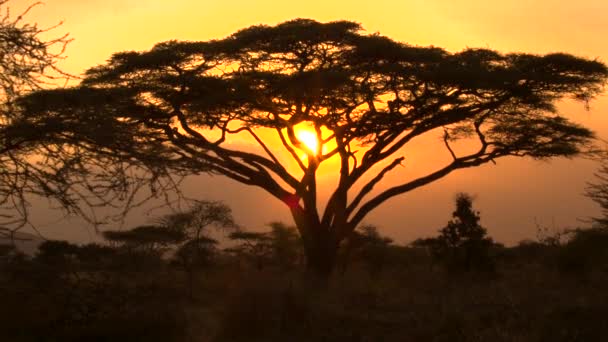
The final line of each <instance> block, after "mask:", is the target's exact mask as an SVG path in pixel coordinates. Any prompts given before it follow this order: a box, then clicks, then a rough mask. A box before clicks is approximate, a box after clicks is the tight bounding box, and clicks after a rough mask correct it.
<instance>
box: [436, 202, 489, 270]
mask: <svg viewBox="0 0 608 342" xmlns="http://www.w3.org/2000/svg"><path fill="white" fill-rule="evenodd" d="M452 217H453V219H451V220H450V221H449V222H448V224H447V225H446V226H445V227H444V228H442V229H441V230H440V231H439V236H438V237H437V238H436V241H435V243H434V244H433V245H432V246H433V247H434V248H435V252H434V254H435V256H436V257H438V258H439V259H440V260H441V261H442V262H444V263H445V265H446V267H447V268H448V269H449V270H466V271H470V270H478V271H480V270H481V271H487V270H491V269H493V267H494V265H493V263H494V261H493V260H492V259H491V255H490V249H491V247H492V246H493V241H492V239H491V238H488V237H487V236H486V235H487V230H486V229H485V228H483V227H482V226H481V225H480V224H479V220H480V217H479V212H478V211H475V210H474V209H473V198H472V197H471V196H470V195H468V194H466V193H459V194H457V195H456V210H455V211H454V212H453V213H452Z"/></svg>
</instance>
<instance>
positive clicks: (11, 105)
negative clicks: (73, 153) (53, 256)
mask: <svg viewBox="0 0 608 342" xmlns="http://www.w3.org/2000/svg"><path fill="white" fill-rule="evenodd" d="M8 2H9V1H8V0H0V130H1V131H2V132H4V130H5V129H6V128H7V127H8V126H10V125H11V124H13V123H14V122H15V120H17V117H18V116H19V111H17V110H16V108H15V100H16V99H17V98H18V97H19V96H20V95H23V94H26V93H28V92H30V91H32V90H36V89H40V88H42V87H44V86H45V85H48V84H52V83H54V82H57V81H59V80H60V79H66V78H67V77H68V75H67V74H65V73H64V72H62V71H61V70H60V69H59V68H58V67H57V63H58V62H59V61H60V60H61V59H62V57H63V52H64V49H65V46H66V45H67V44H68V43H69V41H70V39H69V38H68V35H67V34H66V35H59V36H57V37H55V38H51V39H46V40H45V39H43V38H42V37H41V35H42V34H44V33H47V32H48V31H49V30H51V29H53V28H52V27H51V28H48V29H41V28H39V27H38V26H37V25H36V24H32V23H28V22H26V21H25V19H24V18H25V16H26V15H27V13H28V12H29V11H30V10H31V9H32V8H33V7H35V6H36V5H39V4H40V3H35V4H33V5H31V6H30V7H28V8H26V9H25V10H24V11H23V12H22V13H19V14H18V15H16V16H14V15H11V12H10V11H9V7H8ZM1 137H2V138H3V137H4V136H1ZM21 147H22V146H21V145H20V144H14V143H13V142H10V141H7V140H5V139H2V142H0V236H2V235H5V236H9V235H10V236H12V235H13V234H14V232H15V231H16V230H17V229H19V228H20V227H22V226H23V225H24V224H25V223H26V218H27V201H26V199H25V197H24V193H27V192H30V190H32V189H40V185H41V184H43V183H45V182H41V177H40V173H38V172H37V169H36V167H35V165H34V164H33V163H32V162H31V160H28V159H27V158H26V157H24V156H25V155H26V154H27V152H26V151H23V150H22V148H21Z"/></svg>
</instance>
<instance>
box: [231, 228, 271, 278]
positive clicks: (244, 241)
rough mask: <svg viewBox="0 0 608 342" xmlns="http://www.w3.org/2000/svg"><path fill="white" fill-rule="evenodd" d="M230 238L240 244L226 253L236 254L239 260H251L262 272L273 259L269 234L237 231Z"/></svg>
mask: <svg viewBox="0 0 608 342" xmlns="http://www.w3.org/2000/svg"><path fill="white" fill-rule="evenodd" d="M228 237H229V238H230V239H231V240H233V241H237V242H239V244H238V245H237V246H235V247H233V248H228V249H227V250H226V251H227V252H233V253H235V254H236V255H237V257H239V258H242V257H244V258H247V259H250V260H251V261H252V262H253V264H254V265H255V266H256V268H257V269H258V270H262V269H263V268H264V266H266V265H267V264H268V262H269V260H270V259H271V257H272V252H273V248H272V247H273V246H272V240H271V237H270V236H269V234H268V233H261V232H247V231H236V232H232V233H230V235H228Z"/></svg>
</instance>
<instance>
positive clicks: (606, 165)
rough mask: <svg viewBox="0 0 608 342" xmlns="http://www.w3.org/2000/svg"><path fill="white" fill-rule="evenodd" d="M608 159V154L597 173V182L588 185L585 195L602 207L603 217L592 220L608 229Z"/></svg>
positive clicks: (603, 157) (604, 156)
mask: <svg viewBox="0 0 608 342" xmlns="http://www.w3.org/2000/svg"><path fill="white" fill-rule="evenodd" d="M607 160H608V159H606V153H604V155H603V156H602V160H601V164H600V167H599V169H598V170H597V171H596V173H595V181H593V182H589V183H587V189H586V191H585V195H586V196H587V197H589V198H590V199H591V200H592V201H594V202H595V203H597V204H598V205H599V206H600V209H601V213H602V216H600V217H594V218H592V222H593V223H594V224H595V225H596V226H598V227H608V161H607Z"/></svg>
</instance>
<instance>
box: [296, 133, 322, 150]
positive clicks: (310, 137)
mask: <svg viewBox="0 0 608 342" xmlns="http://www.w3.org/2000/svg"><path fill="white" fill-rule="evenodd" d="M296 138H298V140H299V141H300V142H301V143H302V144H304V146H306V148H307V149H309V150H310V152H312V153H313V154H316V153H317V148H318V147H319V141H318V140H317V135H316V134H315V133H314V132H312V131H309V130H305V129H300V130H298V131H296Z"/></svg>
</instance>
